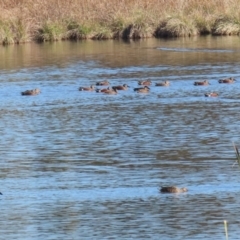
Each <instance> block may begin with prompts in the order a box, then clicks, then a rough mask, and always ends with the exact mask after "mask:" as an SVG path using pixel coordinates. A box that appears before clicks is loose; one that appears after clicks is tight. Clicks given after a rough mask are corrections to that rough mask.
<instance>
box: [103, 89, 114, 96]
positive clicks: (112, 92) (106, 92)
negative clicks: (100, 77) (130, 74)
mask: <svg viewBox="0 0 240 240" xmlns="http://www.w3.org/2000/svg"><path fill="white" fill-rule="evenodd" d="M103 93H104V94H109V95H115V94H117V93H118V91H117V89H114V88H113V89H108V90H106V91H104V92H103Z"/></svg>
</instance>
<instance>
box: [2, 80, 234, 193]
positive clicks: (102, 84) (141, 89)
mask: <svg viewBox="0 0 240 240" xmlns="http://www.w3.org/2000/svg"><path fill="white" fill-rule="evenodd" d="M235 81H236V80H235V79H234V78H232V77H230V78H225V79H220V80H218V82H219V83H226V84H231V83H234V82H235ZM151 84H152V81H151V80H143V81H138V85H141V86H142V87H137V88H134V89H133V90H134V91H135V92H137V93H148V92H149V91H150V88H149V86H150V85H151ZM194 85H195V86H207V85H210V83H209V81H208V80H204V81H197V82H194ZM96 86H98V88H95V85H91V86H89V87H79V89H78V90H79V91H96V92H98V93H104V94H117V93H118V91H121V90H123V91H124V90H128V88H129V86H128V85H127V84H123V85H116V86H112V87H110V83H109V81H107V80H106V81H101V82H97V83H96ZM155 86H157V87H158V86H159V87H168V86H170V82H169V81H163V82H158V83H155ZM99 87H101V88H99ZM102 87H106V88H102ZM40 92H41V91H40V89H38V88H36V89H32V90H26V91H24V92H21V94H22V95H24V96H29V95H38V94H39V93H40ZM204 95H205V96H206V97H218V93H216V92H210V93H205V94H204ZM187 191H188V189H187V188H185V187H184V188H179V187H176V186H165V187H161V189H160V192H161V193H184V192H187ZM1 194H2V193H1V192H0V195H1Z"/></svg>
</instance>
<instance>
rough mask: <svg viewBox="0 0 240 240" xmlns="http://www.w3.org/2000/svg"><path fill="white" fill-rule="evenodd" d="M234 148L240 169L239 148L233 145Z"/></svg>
mask: <svg viewBox="0 0 240 240" xmlns="http://www.w3.org/2000/svg"><path fill="white" fill-rule="evenodd" d="M233 148H234V151H235V154H236V159H237V163H238V166H239V167H240V153H239V150H238V147H237V146H236V145H235V143H233Z"/></svg>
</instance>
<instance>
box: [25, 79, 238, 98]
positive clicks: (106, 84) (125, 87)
mask: <svg viewBox="0 0 240 240" xmlns="http://www.w3.org/2000/svg"><path fill="white" fill-rule="evenodd" d="M235 81H236V80H235V79H234V78H232V77H230V78H225V79H220V80H218V82H219V83H226V84H231V83H234V82H235ZM138 85H141V86H142V87H137V88H134V89H133V90H134V91H135V92H137V93H148V92H149V91H150V87H149V86H150V85H152V81H151V80H142V81H138ZM194 85H195V86H207V85H210V83H209V81H208V80H204V81H197V82H194ZM95 86H97V88H96V87H95ZM155 86H156V87H168V86H170V82H169V81H163V82H157V83H155ZM99 87H101V88H99ZM102 87H105V88H102ZM128 88H129V86H128V85H127V84H123V85H116V86H111V87H110V83H109V81H107V80H106V81H101V82H97V83H96V85H91V86H87V87H79V89H78V90H79V91H96V92H98V93H104V94H111V95H113V94H117V93H118V91H124V90H128ZM40 92H41V91H40V89H38V88H36V89H32V90H26V91H24V92H21V94H22V95H23V96H33V95H38V94H39V93H40ZM204 95H205V97H218V93H217V92H209V93H205V94H204Z"/></svg>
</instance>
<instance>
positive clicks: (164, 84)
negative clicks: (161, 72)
mask: <svg viewBox="0 0 240 240" xmlns="http://www.w3.org/2000/svg"><path fill="white" fill-rule="evenodd" d="M169 85H170V82H169V81H164V82H158V83H156V84H155V86H157V87H168V86H169Z"/></svg>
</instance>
